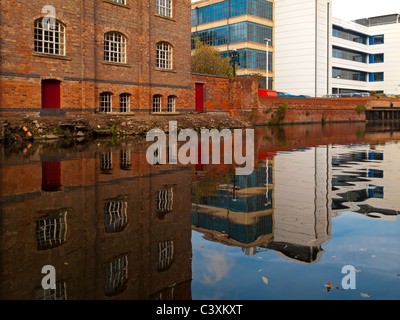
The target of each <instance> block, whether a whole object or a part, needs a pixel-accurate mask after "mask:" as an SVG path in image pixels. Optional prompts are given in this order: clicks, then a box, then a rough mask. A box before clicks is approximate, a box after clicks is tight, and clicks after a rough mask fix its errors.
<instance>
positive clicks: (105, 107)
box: [100, 92, 112, 112]
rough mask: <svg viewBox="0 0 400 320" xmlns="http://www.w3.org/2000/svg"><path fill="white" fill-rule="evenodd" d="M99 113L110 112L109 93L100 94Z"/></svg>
mask: <svg viewBox="0 0 400 320" xmlns="http://www.w3.org/2000/svg"><path fill="white" fill-rule="evenodd" d="M100 112H112V93H111V92H103V93H102V94H100Z"/></svg>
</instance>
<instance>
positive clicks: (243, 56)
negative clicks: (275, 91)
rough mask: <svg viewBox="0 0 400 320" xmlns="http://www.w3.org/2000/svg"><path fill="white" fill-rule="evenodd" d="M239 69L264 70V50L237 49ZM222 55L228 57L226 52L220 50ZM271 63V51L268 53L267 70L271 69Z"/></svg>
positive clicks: (265, 62)
mask: <svg viewBox="0 0 400 320" xmlns="http://www.w3.org/2000/svg"><path fill="white" fill-rule="evenodd" d="M237 52H238V53H239V63H240V66H239V69H258V70H265V68H266V64H267V61H266V60H267V59H266V53H265V51H260V50H253V49H239V50H237ZM221 55H222V56H223V57H228V56H229V53H228V52H226V51H225V52H221ZM272 67H273V65H272V52H269V54H268V70H269V71H272V70H273V68H272Z"/></svg>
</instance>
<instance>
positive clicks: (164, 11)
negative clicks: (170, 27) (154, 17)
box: [156, 0, 172, 18]
mask: <svg viewBox="0 0 400 320" xmlns="http://www.w3.org/2000/svg"><path fill="white" fill-rule="evenodd" d="M156 13H157V14H159V15H161V16H165V17H168V18H172V0H156Z"/></svg>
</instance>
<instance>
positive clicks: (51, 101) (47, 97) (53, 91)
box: [42, 79, 61, 109]
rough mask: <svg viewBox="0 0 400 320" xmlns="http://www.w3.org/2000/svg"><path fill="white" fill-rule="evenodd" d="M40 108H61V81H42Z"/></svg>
mask: <svg viewBox="0 0 400 320" xmlns="http://www.w3.org/2000/svg"><path fill="white" fill-rule="evenodd" d="M42 108H43V109H60V108H61V81H58V80H53V79H51V80H43V81H42Z"/></svg>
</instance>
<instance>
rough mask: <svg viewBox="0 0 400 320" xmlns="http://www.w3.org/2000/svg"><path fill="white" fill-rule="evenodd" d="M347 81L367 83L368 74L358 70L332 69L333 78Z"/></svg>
mask: <svg viewBox="0 0 400 320" xmlns="http://www.w3.org/2000/svg"><path fill="white" fill-rule="evenodd" d="M338 77H340V79H346V80H354V81H367V73H366V72H362V71H356V70H349V69H341V68H333V69H332V78H338Z"/></svg>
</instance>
